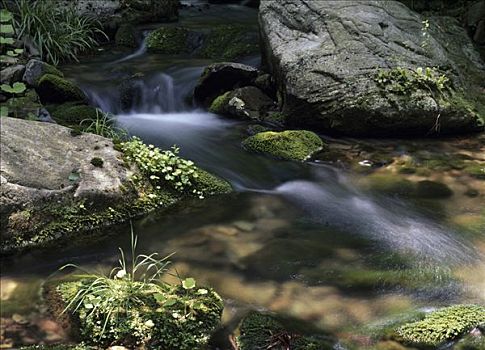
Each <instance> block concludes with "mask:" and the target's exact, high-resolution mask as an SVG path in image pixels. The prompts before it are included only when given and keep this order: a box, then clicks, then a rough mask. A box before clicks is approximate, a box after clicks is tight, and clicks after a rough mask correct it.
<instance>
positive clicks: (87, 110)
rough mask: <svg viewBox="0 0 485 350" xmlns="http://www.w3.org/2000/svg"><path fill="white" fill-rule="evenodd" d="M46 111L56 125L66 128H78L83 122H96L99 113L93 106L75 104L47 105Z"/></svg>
mask: <svg viewBox="0 0 485 350" xmlns="http://www.w3.org/2000/svg"><path fill="white" fill-rule="evenodd" d="M47 110H48V111H49V113H50V114H51V116H52V118H53V119H54V120H55V121H56V122H57V123H58V124H61V125H64V126H68V127H79V125H80V124H81V122H82V121H83V120H86V121H89V120H96V118H97V117H98V116H99V115H100V113H101V112H100V111H98V109H97V108H95V107H93V106H88V105H84V104H76V103H75V102H74V103H72V102H67V103H63V104H61V105H49V106H47Z"/></svg>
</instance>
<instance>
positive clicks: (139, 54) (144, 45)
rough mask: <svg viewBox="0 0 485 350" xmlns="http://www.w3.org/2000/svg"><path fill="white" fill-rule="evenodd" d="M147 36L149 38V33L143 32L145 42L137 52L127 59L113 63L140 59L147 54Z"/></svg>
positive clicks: (142, 42)
mask: <svg viewBox="0 0 485 350" xmlns="http://www.w3.org/2000/svg"><path fill="white" fill-rule="evenodd" d="M147 36H148V31H144V32H143V40H142V41H141V43H140V46H139V47H138V49H137V50H136V51H135V52H133V53H132V54H129V55H128V56H126V57H123V58H120V59H119V60H116V61H114V62H112V64H115V63H121V62H125V61H128V60H131V59H133V58H136V57H140V56H142V55H143V54H145V53H146V52H147V42H146V38H147Z"/></svg>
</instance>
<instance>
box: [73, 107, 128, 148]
mask: <svg viewBox="0 0 485 350" xmlns="http://www.w3.org/2000/svg"><path fill="white" fill-rule="evenodd" d="M79 125H80V127H81V130H82V131H83V132H89V133H91V134H96V135H99V136H103V137H106V138H109V139H113V140H115V141H116V140H118V141H121V140H123V139H124V138H125V136H126V131H125V130H124V129H121V128H117V127H116V126H114V123H113V120H112V118H111V116H110V115H109V114H108V113H104V112H103V111H100V110H99V109H98V110H96V118H89V119H84V120H82V121H81V123H79Z"/></svg>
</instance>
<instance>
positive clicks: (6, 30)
mask: <svg viewBox="0 0 485 350" xmlns="http://www.w3.org/2000/svg"><path fill="white" fill-rule="evenodd" d="M0 33H2V34H13V27H12V25H11V24H2V25H1V26H0Z"/></svg>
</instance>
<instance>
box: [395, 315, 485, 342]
mask: <svg viewBox="0 0 485 350" xmlns="http://www.w3.org/2000/svg"><path fill="white" fill-rule="evenodd" d="M477 326H485V308H484V307H483V306H478V305H455V306H450V307H446V308H443V309H440V310H437V311H434V312H432V313H430V314H428V315H426V317H425V318H424V319H423V320H421V321H417V322H412V323H408V324H405V325H404V326H401V327H400V328H399V329H398V330H397V332H398V334H399V335H400V336H401V337H402V338H403V339H404V341H407V342H410V343H415V344H424V345H428V346H437V345H439V344H441V343H444V342H445V341H449V340H453V339H456V338H458V337H460V336H461V335H463V334H465V333H466V332H468V331H469V330H471V329H472V328H474V327H477Z"/></svg>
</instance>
